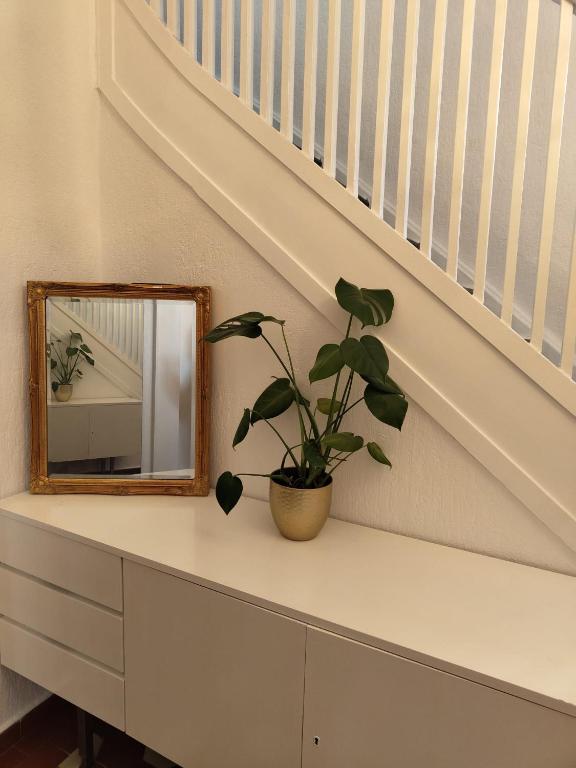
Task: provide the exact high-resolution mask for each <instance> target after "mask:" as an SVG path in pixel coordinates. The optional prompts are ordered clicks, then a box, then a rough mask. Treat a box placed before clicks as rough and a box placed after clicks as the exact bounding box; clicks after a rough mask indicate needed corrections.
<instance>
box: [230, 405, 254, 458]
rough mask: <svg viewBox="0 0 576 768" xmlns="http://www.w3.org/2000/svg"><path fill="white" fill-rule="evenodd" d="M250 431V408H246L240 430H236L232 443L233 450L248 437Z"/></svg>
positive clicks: (239, 426)
mask: <svg viewBox="0 0 576 768" xmlns="http://www.w3.org/2000/svg"><path fill="white" fill-rule="evenodd" d="M249 429H250V408H244V413H243V414H242V418H241V419H240V424H238V429H237V430H236V434H235V435H234V440H233V441H232V448H236V446H237V445H238V444H239V443H241V442H242V440H244V438H245V437H246V435H247V434H248V430H249Z"/></svg>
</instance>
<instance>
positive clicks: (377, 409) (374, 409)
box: [364, 384, 408, 429]
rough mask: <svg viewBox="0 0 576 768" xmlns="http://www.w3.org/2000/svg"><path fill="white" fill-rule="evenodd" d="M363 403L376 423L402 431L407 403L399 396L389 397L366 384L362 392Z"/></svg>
mask: <svg viewBox="0 0 576 768" xmlns="http://www.w3.org/2000/svg"><path fill="white" fill-rule="evenodd" d="M364 402H365V403H366V406H367V407H368V410H369V411H370V413H371V414H372V415H373V416H375V417H376V418H377V419H378V421H381V422H382V423H383V424H388V425H389V426H391V427H394V428H395V429H402V424H403V423H404V418H405V417H406V411H407V410H408V401H407V400H406V398H405V397H402V396H401V395H389V394H387V393H386V392H380V390H378V389H376V387H373V386H372V385H371V384H368V386H367V387H366V389H365V390H364Z"/></svg>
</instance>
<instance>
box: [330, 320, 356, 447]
mask: <svg viewBox="0 0 576 768" xmlns="http://www.w3.org/2000/svg"><path fill="white" fill-rule="evenodd" d="M351 328H352V315H350V318H349V320H348V327H347V328H346V336H344V339H347V338H348V336H349V335H350V329H351ZM341 373H342V368H340V370H339V371H338V373H337V374H336V381H335V382H334V389H333V391H332V400H331V401H330V412H329V413H328V421H327V422H326V425H327V426H326V430H325V434H326V433H328V429H329V428H330V426H331V424H332V418H333V416H334V407H335V405H336V395H337V394H338V384H339V383H340V374H341ZM328 434H329V433H328Z"/></svg>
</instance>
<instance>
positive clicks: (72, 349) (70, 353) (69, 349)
mask: <svg viewBox="0 0 576 768" xmlns="http://www.w3.org/2000/svg"><path fill="white" fill-rule="evenodd" d="M79 351H80V350H79V349H78V347H66V354H67V355H68V357H74V355H77V354H78V352H79Z"/></svg>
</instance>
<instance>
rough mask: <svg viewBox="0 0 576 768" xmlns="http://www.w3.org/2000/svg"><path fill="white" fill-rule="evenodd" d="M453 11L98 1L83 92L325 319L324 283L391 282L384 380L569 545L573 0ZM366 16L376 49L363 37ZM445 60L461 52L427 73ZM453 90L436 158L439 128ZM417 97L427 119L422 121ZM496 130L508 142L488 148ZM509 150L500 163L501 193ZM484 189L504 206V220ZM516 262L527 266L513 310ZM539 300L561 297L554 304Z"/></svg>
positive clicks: (573, 498) (574, 534)
mask: <svg viewBox="0 0 576 768" xmlns="http://www.w3.org/2000/svg"><path fill="white" fill-rule="evenodd" d="M457 5H458V7H459V8H460V9H461V14H460V16H459V17H458V18H456V19H454V18H452V17H451V16H450V15H447V8H449V7H451V6H450V4H448V6H447V4H446V2H445V1H444V0H437V1H436V2H435V3H427V4H424V3H423V4H422V7H420V3H419V2H418V0H407V2H396V3H394V2H393V0H383V1H382V3H378V4H370V3H369V4H365V3H364V2H363V0H353V2H350V3H344V2H342V3H340V2H338V1H337V0H331V1H330V3H329V4H328V6H326V7H329V9H330V12H329V13H328V14H327V15H326V16H324V15H323V14H322V12H320V11H319V8H320V9H322V7H324V6H319V4H318V2H316V0H307V2H304V0H302V2H293V1H292V0H283V2H282V3H279V4H278V3H275V2H272V0H262V2H261V3H256V4H255V3H253V2H252V0H242V2H241V3H240V5H239V11H240V13H239V15H237V14H235V12H234V8H235V7H236V5H235V4H234V3H233V2H231V1H230V0H221V2H218V3H214V2H210V0H205V2H204V3H202V4H200V3H196V2H192V1H191V0H184V2H183V3H180V2H178V0H168V1H167V3H162V2H153V3H152V4H151V6H149V5H148V4H147V3H146V2H145V0H98V3H97V9H98V60H99V87H100V89H101V90H102V92H103V93H104V95H105V96H106V97H107V98H108V99H109V101H110V102H111V103H112V104H113V105H114V107H115V108H116V109H117V110H118V112H119V113H120V114H121V115H122V116H123V117H124V119H125V120H126V121H127V122H128V123H129V124H130V125H131V126H132V128H133V129H134V130H135V131H136V132H137V133H138V135H139V136H140V137H141V138H142V139H143V140H144V141H146V142H147V143H148V145H149V146H150V147H151V148H152V149H153V150H154V151H155V152H156V153H157V154H158V155H159V156H160V157H161V158H162V159H163V160H164V161H165V162H166V163H167V164H168V165H169V166H170V167H171V168H172V169H173V170H174V171H175V172H177V173H178V174H179V175H180V176H181V177H182V178H183V179H184V180H185V181H187V182H188V183H189V184H190V185H191V186H192V187H193V188H194V189H195V191H196V192H197V193H198V194H199V195H200V196H201V197H203V199H204V200H205V201H206V202H207V203H208V204H209V205H211V206H212V207H213V208H214V210H216V211H217V212H218V213H219V214H220V215H221V216H222V218H224V219H225V220H226V221H227V222H228V224H229V225H230V226H232V227H234V228H235V229H236V230H237V231H238V232H239V233H240V234H241V235H242V236H243V237H244V238H245V239H246V240H247V241H248V242H249V243H250V244H251V245H252V246H253V247H254V248H255V249H256V250H257V251H258V252H259V253H261V255H262V256H263V257H264V258H265V259H267V260H268V261H269V262H270V263H271V264H272V265H273V266H274V267H275V268H276V269H277V270H278V271H279V272H280V273H281V274H282V275H283V276H284V277H285V278H286V279H288V280H289V281H290V282H291V283H292V284H293V285H294V286H295V287H296V288H297V289H298V290H300V291H301V292H302V294H303V295H305V296H306V297H307V298H309V299H310V300H311V301H312V302H313V303H314V305H315V306H316V307H317V308H318V309H319V311H321V312H323V313H324V314H325V315H326V316H327V317H328V318H329V319H331V320H333V321H334V323H335V324H338V323H339V322H340V316H339V313H338V311H337V308H336V305H335V301H334V299H333V295H332V288H333V286H334V284H335V282H336V280H337V278H338V277H339V276H340V275H343V276H344V277H345V278H346V279H348V280H351V281H352V282H355V283H360V284H362V285H367V286H382V287H389V288H391V289H392V290H393V291H394V293H395V295H396V300H397V310H396V313H395V319H394V322H393V323H392V324H391V326H390V328H389V329H387V330H386V332H385V334H386V335H385V342H386V345H387V347H388V348H389V349H390V351H391V353H392V355H391V356H392V358H393V367H394V371H395V374H397V375H396V376H395V378H397V379H398V380H399V382H400V384H401V385H402V386H403V387H404V388H405V389H406V391H407V392H408V394H409V395H410V396H412V397H413V398H414V399H415V400H417V401H418V402H419V403H420V404H421V405H422V406H423V407H424V408H425V409H426V410H428V411H429V412H430V413H431V415H432V416H434V417H435V418H436V419H437V420H438V421H439V422H440V423H441V424H442V425H443V426H444V427H445V428H446V429H447V430H448V431H450V432H451V433H452V434H453V435H454V436H455V437H456V438H457V439H458V440H459V441H460V442H461V443H462V444H463V445H464V446H465V447H466V448H467V449H468V450H469V451H470V452H471V453H472V454H473V455H474V456H476V457H477V458H478V459H479V460H480V461H482V462H483V463H484V464H485V465H486V466H487V467H488V468H489V469H490V470H491V471H492V472H493V474H494V475H496V476H497V477H498V478H499V479H500V480H501V481H502V482H503V483H505V484H506V485H507V487H508V488H510V490H511V491H512V492H513V493H515V494H516V495H517V496H518V497H519V498H520V499H522V501H523V502H524V503H525V504H526V505H527V506H528V507H529V508H531V509H532V510H533V511H534V512H535V513H536V514H537V515H538V516H539V517H540V518H541V519H542V520H543V521H544V522H545V523H546V524H547V525H549V526H550V527H551V528H552V529H553V530H555V531H556V532H557V533H558V534H559V535H560V536H561V537H562V538H563V539H564V540H565V541H566V542H568V543H569V544H570V545H571V546H572V547H574V548H576V473H574V457H576V429H575V415H576V385H575V383H574V381H573V380H572V374H573V366H574V349H575V342H576V267H575V266H574V262H575V259H574V257H573V252H574V248H573V245H572V238H571V237H570V238H569V242H567V244H566V242H565V241H566V237H565V236H563V237H564V239H563V240H562V243H563V244H564V245H565V246H566V247H564V246H563V247H562V248H558V246H557V238H558V236H559V232H560V231H561V229H560V230H559V229H558V226H559V225H558V222H559V221H560V214H561V213H562V211H563V208H562V206H560V205H559V200H560V201H562V200H563V197H562V196H561V195H559V190H560V191H561V192H562V191H565V190H564V187H563V186H562V185H563V184H565V183H566V182H565V180H563V176H562V174H563V172H564V171H565V170H566V168H567V167H568V166H569V160H570V159H571V158H572V155H571V154H570V153H568V155H566V154H563V152H565V149H564V148H563V144H562V126H563V116H564V111H565V108H566V107H567V105H569V104H571V102H566V98H565V95H566V87H567V85H566V84H567V80H568V76H569V74H570V73H571V71H572V70H571V69H570V67H571V64H570V62H571V59H570V53H571V50H572V47H571V33H572V27H573V24H574V22H573V15H572V10H573V7H572V4H571V2H570V0H561V2H560V4H559V5H556V4H554V3H553V2H552V0H528V2H526V3H524V2H522V3H521V4H519V3H517V2H515V1H514V0H509V2H506V0H496V2H494V3H492V2H491V3H485V4H478V7H476V4H475V3H474V2H473V0H463V1H462V3H458V4H457ZM375 6H378V7H379V8H380V7H381V8H382V13H381V14H379V16H378V18H377V21H378V23H377V24H376V23H375V20H374V19H372V18H367V14H368V16H369V14H370V13H371V9H372V10H373V9H374V7H375ZM255 8H256V9H257V11H258V12H257V14H256V17H255V16H254V9H255ZM486 8H489V9H491V14H490V13H488V19H489V22H490V35H489V38H488V42H489V43H490V45H489V46H488V51H489V55H488V66H487V72H486V76H487V83H488V87H487V91H486V92H487V100H486V102H485V104H484V106H481V107H479V106H478V104H477V103H476V99H475V96H474V94H475V91H474V88H475V82H476V79H475V77H476V75H477V74H478V73H477V70H476V69H475V68H474V59H473V53H474V50H475V49H476V47H477V46H482V45H484V46H486V34H483V29H482V25H483V24H484V21H485V16H486ZM260 9H262V11H260ZM432 11H433V12H432ZM345 13H348V15H349V16H348V17H346V16H345ZM547 13H550V14H551V16H550V18H551V19H552V22H550V23H548V22H547V21H544V19H546V18H548V17H547V16H546V15H545V14H547ZM340 14H341V15H340ZM425 14H428V15H430V14H432V16H431V19H428V21H431V23H430V24H429V25H424V24H422V23H421V22H422V19H423V18H424V15H425ZM483 14H484V15H483ZM517 17H518V18H519V19H520V22H519V23H521V25H522V26H521V29H522V33H521V34H518V32H517V20H518V19H517ZM345 18H348V19H349V22H350V24H349V25H345V24H344V20H345ZM392 20H394V21H392ZM255 21H256V23H255ZM419 23H420V24H419ZM547 25H548V26H549V27H550V29H548V26H547ZM347 26H349V28H350V34H349V36H348V38H347V37H346V35H345V27H347ZM419 26H420V34H418V27H419ZM475 26H476V29H477V30H478V29H479V30H480V32H477V33H476V35H475V34H474V28H475ZM375 29H376V32H377V35H376V49H375V51H374V50H371V49H370V48H369V47H368V48H367V46H372V45H373V44H374V43H373V40H374V34H375V33H374V30H375ZM428 29H429V30H430V35H429V39H427V37H426V33H427V30H428ZM550 30H551V31H550ZM550 34H552V37H553V39H554V41H555V48H554V50H555V56H554V65H553V68H552V71H551V75H550V88H549V89H548V90H547V91H546V89H544V90H545V91H546V92H542V93H540V91H539V90H538V92H537V93H536V89H535V87H534V84H535V83H536V82H540V81H539V80H538V77H539V75H538V77H537V76H536V75H535V69H534V68H535V62H538V61H539V57H538V55H537V54H538V45H539V44H540V43H538V40H541V39H542V40H544V42H546V40H547V37H546V35H550ZM370 41H372V42H370ZM517 41H520V43H519V44H520V48H514V45H516V44H517ZM506 46H508V47H506ZM426 51H427V52H426ZM514 51H515V53H514ZM507 56H510V57H511V58H514V56H516V58H518V56H519V57H520V64H519V68H518V82H517V83H516V85H515V86H514V87H515V88H516V92H517V93H516V95H517V99H516V102H515V107H514V110H502V109H499V106H500V95H501V93H503V92H504V90H505V89H506V88H508V87H509V86H508V85H507V84H506V81H505V77H504V75H505V74H506V62H507ZM548 58H549V49H548ZM452 60H455V61H456V62H457V66H456V67H448V68H446V66H443V62H444V63H446V62H449V61H452ZM299 61H300V64H299ZM374 61H376V62H377V63H378V65H377V67H376V68H375V70H376V76H375V82H374V83H372V85H371V86H370V85H369V84H368V83H367V82H366V73H367V71H368V62H374ZM422 61H424V64H425V66H424V72H423V71H422V70H423V65H422ZM419 62H420V63H419ZM419 67H420V68H419ZM343 71H344V72H346V73H347V74H346V75H343V74H342V73H343ZM395 73H398V77H397V78H396V79H395ZM419 73H420V75H419V76H418V74H419ZM542 77H544V75H542ZM446 78H447V80H446ZM450 78H452V79H450ZM396 83H401V84H402V87H401V88H399V87H398V86H396ZM370 87H372V88H373V90H374V93H375V94H376V97H375V100H374V104H373V108H372V109H370V108H369V105H368V108H366V103H367V101H366V100H367V96H366V94H367V93H368V91H369V89H370ZM510 88H512V90H514V88H513V87H512V85H511V86H510ZM236 94H239V98H238V96H237V95H236ZM450 98H452V107H453V110H452V112H451V113H450V114H452V117H453V120H452V128H451V135H452V140H451V141H450V142H448V144H449V146H450V151H449V153H448V155H447V159H446V158H444V157H443V147H444V144H445V142H440V141H439V137H440V136H441V132H442V130H443V122H442V121H443V113H442V109H443V103H444V99H447V101H448V103H450ZM534 98H536V100H538V99H539V98H542V99H543V100H544V101H546V98H548V106H549V111H548V114H547V118H546V121H545V122H546V123H547V125H548V136H547V141H546V143H545V147H544V171H543V186H542V194H541V209H540V210H541V221H539V226H538V228H539V230H540V236H539V238H538V245H537V248H536V253H535V261H534V262H531V261H530V259H527V257H525V256H524V251H521V249H520V246H521V244H523V243H524V242H528V241H529V237H528V235H529V233H530V231H531V230H530V227H531V226H533V221H532V219H531V218H530V217H527V215H526V211H523V208H522V200H523V190H524V187H525V182H526V180H527V179H531V178H532V177H531V176H530V173H531V171H530V168H531V165H530V164H531V162H534V163H536V164H537V158H536V159H535V160H533V161H532V160H531V158H530V153H529V150H530V147H531V146H532V145H531V143H530V141H529V130H528V129H529V127H530V115H531V110H530V104H531V101H532V100H533V99H534ZM572 101H574V100H572ZM422 104H424V106H425V118H426V119H425V120H418V119H417V118H418V109H419V108H420V107H421V106H422ZM342 105H345V106H344V107H342ZM419 105H420V107H419ZM475 110H476V111H475ZM478 110H479V112H478ZM511 112H514V120H513V121H512V122H513V130H512V131H511V133H509V132H510V126H509V125H508V123H507V122H506V121H507V120H509V119H510V114H511ZM479 114H480V115H481V116H482V119H481V120H480V118H479V116H478V115H479ZM366 115H368V117H366ZM370 115H372V117H373V120H374V122H373V125H372V127H371V128H370V126H369V125H367V123H366V122H365V121H366V120H368V119H369V116H370ZM471 115H472V116H473V117H474V119H473V120H471V119H470V116H471ZM395 121H396V122H395ZM480 124H481V126H482V131H481V135H482V137H483V139H482V146H483V149H482V152H481V153H480V157H481V163H480V170H479V174H478V176H477V177H473V179H472V181H473V183H472V182H470V178H469V174H467V173H465V171H466V167H467V166H466V162H467V147H468V145H469V143H470V136H471V135H474V131H475V130H476V129H477V128H478V125H480ZM343 126H344V127H343ZM278 129H279V130H278ZM507 132H508V133H507ZM367 134H368V135H371V136H372V138H371V140H366V139H365V136H366V135H367ZM502 134H506V136H505V137H504V138H506V137H507V138H508V141H507V142H504V147H510V148H511V149H510V152H509V157H508V156H506V152H505V151H504V150H499V148H498V141H499V140H500V139H499V137H501V135H502ZM374 137H375V138H374ZM295 144H296V145H299V146H301V149H299V148H298V147H297V146H296V145H295ZM366 147H367V148H368V151H367V150H366ZM391 148H392V149H391ZM568 149H569V150H570V149H571V147H568ZM502 151H504V155H502ZM499 152H500V154H499ZM504 156H506V157H507V160H506V162H508V163H509V165H510V166H511V171H510V174H509V181H510V184H508V187H506V185H505V184H504V187H505V190H504V191H503V192H502V191H501V190H500V186H501V182H502V179H501V178H500V176H501V167H504V165H505V161H504V160H503V159H502V158H503V157H504ZM391 158H392V159H393V160H394V163H392V165H391ZM314 159H316V161H317V162H316V163H315V162H313V161H314ZM318 163H321V164H322V166H323V167H322V168H321V167H319V164H318ZM419 164H420V165H419ZM366 169H368V171H366ZM478 180H479V181H478ZM572 181H573V175H572ZM469 184H472V189H471V190H470V189H469V188H468V186H469ZM499 185H500V186H499ZM415 188H418V189H419V191H420V194H419V195H416V197H415V195H414V189H415ZM506 190H507V191H506ZM501 194H502V195H504V197H506V195H507V197H508V200H509V204H508V206H507V213H506V214H505V215H504V224H502V221H501V219H502V211H501V209H500V206H499V202H500V197H499V195H501ZM359 196H360V197H363V198H365V201H364V202H361V200H359ZM443 196H444V197H443ZM475 196H476V197H475ZM572 197H573V202H574V205H575V206H576V195H574V194H573V195H572ZM444 198H445V201H444V202H443V199H444ZM415 200H416V201H417V202H414V201H415ZM366 202H368V205H366V204H365V203H366ZM495 202H498V206H496V205H495ZM471 210H472V214H474V215H472V214H471V213H470V211H471ZM573 214H574V211H573V210H572V211H571V213H570V216H572V217H573ZM570 216H568V218H570ZM536 218H537V216H536ZM469 220H470V221H472V220H474V221H475V223H474V225H471V224H469ZM494 220H497V223H498V227H499V228H498V227H496V229H494ZM502 227H503V228H504V231H505V235H506V236H505V238H504V240H503V241H502V242H500V240H499V239H498V238H499V233H500V232H501V230H502ZM522 227H528V228H527V229H526V234H523V232H524V230H523V229H522ZM408 237H410V238H411V239H414V240H415V241H417V242H419V243H420V247H419V248H416V247H414V245H412V244H411V243H410V242H409V241H408V239H407V238H408ZM493 253H496V254H502V259H501V263H498V264H496V265H492V264H491V259H492V254H493ZM530 258H532V256H530ZM524 269H525V270H527V273H529V274H532V272H533V273H534V275H533V277H534V280H533V281H532V287H531V289H530V291H531V296H532V297H533V299H534V300H533V305H532V307H530V309H529V312H528V311H527V310H526V306H527V303H526V301H524V294H523V290H524V289H523V288H522V285H523V279H522V275H521V273H522V270H524ZM498 272H500V278H501V280H500V286H498V285H496V283H495V281H494V279H493V275H494V274H496V273H498ZM562 275H564V278H562V279H563V280H564V282H563V283H562V279H560V278H559V276H562ZM558 281H560V284H562V285H563V290H562V291H560V292H559V293H558V292H555V288H556V287H557V283H558ZM465 287H468V288H470V289H471V293H469V292H468V291H467V290H465V289H464V288H465ZM530 291H528V292H527V295H528V294H530ZM550 297H552V298H553V299H554V302H556V303H558V305H560V304H561V305H562V306H561V307H560V308H559V306H558V307H555V306H551V305H550ZM558 297H559V298H558ZM528 303H529V302H528ZM553 310H554V311H553ZM517 331H519V332H517ZM525 337H526V338H529V341H526V340H525Z"/></svg>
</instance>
